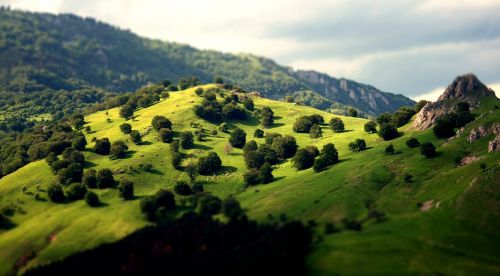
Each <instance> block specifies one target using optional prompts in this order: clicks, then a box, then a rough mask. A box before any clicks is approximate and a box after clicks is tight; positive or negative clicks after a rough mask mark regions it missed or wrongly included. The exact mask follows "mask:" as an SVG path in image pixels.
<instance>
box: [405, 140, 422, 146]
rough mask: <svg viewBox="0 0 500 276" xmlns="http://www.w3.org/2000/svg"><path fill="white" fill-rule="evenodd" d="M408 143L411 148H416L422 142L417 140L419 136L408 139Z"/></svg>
mask: <svg viewBox="0 0 500 276" xmlns="http://www.w3.org/2000/svg"><path fill="white" fill-rule="evenodd" d="M406 145H407V146H408V147H410V148H416V147H418V146H420V142H419V141H418V140H417V138H410V139H408V141H406Z"/></svg>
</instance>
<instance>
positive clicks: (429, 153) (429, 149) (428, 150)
mask: <svg viewBox="0 0 500 276" xmlns="http://www.w3.org/2000/svg"><path fill="white" fill-rule="evenodd" d="M420 153H421V154H422V155H423V156H425V157H427V158H432V157H434V156H436V155H437V152H436V147H435V146H434V145H433V144H432V143H431V142H425V143H422V145H421V146H420Z"/></svg>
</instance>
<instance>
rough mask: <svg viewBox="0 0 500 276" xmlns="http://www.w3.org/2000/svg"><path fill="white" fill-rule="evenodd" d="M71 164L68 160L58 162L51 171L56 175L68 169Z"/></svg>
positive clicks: (51, 166) (52, 165)
mask: <svg viewBox="0 0 500 276" xmlns="http://www.w3.org/2000/svg"><path fill="white" fill-rule="evenodd" d="M69 164H70V162H69V161H68V160H56V161H54V162H52V164H51V165H50V169H51V170H52V172H53V173H54V174H56V173H58V172H59V171H60V170H61V169H63V168H66V167H68V166H69Z"/></svg>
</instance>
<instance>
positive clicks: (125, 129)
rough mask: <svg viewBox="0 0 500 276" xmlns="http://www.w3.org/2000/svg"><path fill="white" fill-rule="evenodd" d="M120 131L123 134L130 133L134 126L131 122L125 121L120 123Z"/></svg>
mask: <svg viewBox="0 0 500 276" xmlns="http://www.w3.org/2000/svg"><path fill="white" fill-rule="evenodd" d="M120 131H121V132H122V133H123V134H129V133H130V132H131V131H132V126H131V125H130V124H127V123H123V124H121V125H120Z"/></svg>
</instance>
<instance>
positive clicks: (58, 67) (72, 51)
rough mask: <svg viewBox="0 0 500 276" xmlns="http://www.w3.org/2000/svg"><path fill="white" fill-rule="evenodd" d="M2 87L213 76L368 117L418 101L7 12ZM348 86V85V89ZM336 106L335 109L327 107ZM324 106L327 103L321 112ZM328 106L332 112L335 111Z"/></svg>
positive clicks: (89, 22) (61, 19) (100, 28)
mask: <svg viewBox="0 0 500 276" xmlns="http://www.w3.org/2000/svg"><path fill="white" fill-rule="evenodd" d="M0 59H1V60H2V63H1V64H0V87H2V88H3V89H4V90H6V91H28V92H29V91H40V90H44V89H50V90H60V89H64V90H75V89H82V88H84V87H89V86H96V87H99V88H103V89H106V90H109V91H117V92H123V91H134V90H136V89H137V88H139V87H141V86H142V85H144V84H146V83H148V82H158V81H161V80H163V79H164V78H168V79H170V80H172V81H175V82H176V81H178V80H179V79H180V78H182V77H185V76H192V75H194V76H197V77H198V78H200V79H201V80H202V81H204V82H210V81H212V79H213V78H214V76H222V77H223V78H224V79H226V80H227V81H229V82H231V83H233V84H236V85H238V86H241V87H243V88H244V89H246V90H250V91H253V90H257V91H259V92H261V95H263V96H265V97H269V98H272V99H282V98H283V97H285V96H286V95H293V94H294V93H295V92H297V91H306V90H307V91H309V93H313V94H319V95H322V96H324V97H326V98H327V99H329V100H330V101H332V103H339V104H342V105H348V106H349V105H350V106H353V107H355V108H357V109H359V110H360V111H363V112H364V113H368V114H380V113H383V112H386V111H394V110H396V109H398V108H399V107H400V106H402V105H413V104H414V102H413V101H412V100H410V99H408V98H406V97H404V96H402V95H394V94H390V93H383V92H381V91H379V90H378V89H376V88H374V87H371V86H367V85H362V84H358V83H356V82H352V81H348V80H343V79H341V80H337V79H335V78H332V77H330V76H327V75H324V74H321V75H320V77H321V80H323V79H324V80H326V81H319V82H318V81H317V80H316V78H315V77H314V76H315V75H319V74H317V73H311V72H309V73H306V72H303V71H293V70H292V69H291V68H288V67H284V66H281V65H278V64H276V63H275V62H274V61H272V60H270V59H266V58H262V57H257V56H253V55H247V54H240V55H233V54H224V53H220V52H216V51H200V50H197V49H195V48H192V47H189V46H186V45H181V44H176V43H167V42H162V41H158V40H151V39H146V38H142V37H139V36H137V35H135V34H133V33H131V32H129V31H124V30H120V29H117V28H114V27H112V26H110V25H107V24H104V23H101V22H98V21H96V20H94V19H91V18H85V19H84V18H81V17H77V16H74V15H69V14H63V15H57V16H56V15H51V14H42V13H28V12H20V11H11V10H8V9H5V8H2V9H1V10H0ZM346 84H347V85H346ZM328 103H329V102H328ZM323 106H325V105H324V104H323V105H322V106H321V107H323ZM328 107H329V106H328Z"/></svg>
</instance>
